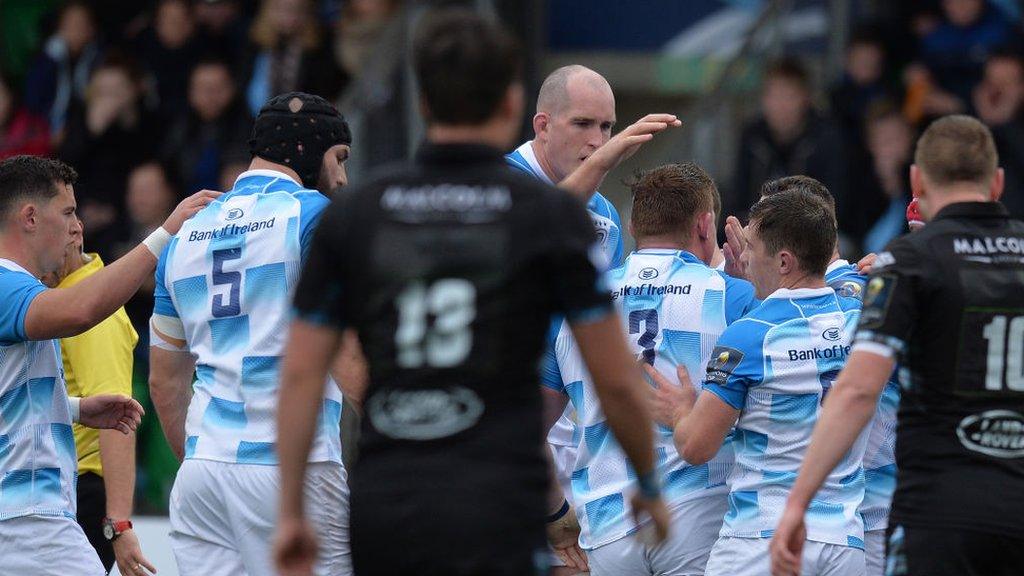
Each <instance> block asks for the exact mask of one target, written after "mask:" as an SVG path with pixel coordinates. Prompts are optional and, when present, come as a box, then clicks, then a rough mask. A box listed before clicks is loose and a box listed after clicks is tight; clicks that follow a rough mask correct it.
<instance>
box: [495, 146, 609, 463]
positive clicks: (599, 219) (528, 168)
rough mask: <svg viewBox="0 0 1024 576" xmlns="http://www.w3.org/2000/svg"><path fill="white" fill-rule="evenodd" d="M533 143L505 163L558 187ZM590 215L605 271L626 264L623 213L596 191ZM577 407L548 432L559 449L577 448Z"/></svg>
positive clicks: (553, 324) (550, 339)
mask: <svg viewBox="0 0 1024 576" xmlns="http://www.w3.org/2000/svg"><path fill="white" fill-rule="evenodd" d="M532 143H533V141H532V140H529V141H527V142H525V143H523V144H522V145H520V146H519V147H518V148H516V149H515V150H513V151H512V152H509V153H508V154H506V155H505V161H506V162H507V163H508V164H509V166H512V167H513V168H515V169H517V170H521V171H523V172H525V173H527V174H529V175H530V176H533V177H534V178H536V179H538V180H540V181H542V182H546V183H547V184H550V185H552V186H554V185H555V183H554V182H552V181H551V178H549V177H548V175H547V174H546V173H545V172H544V169H543V168H541V166H540V163H539V162H537V155H536V154H534V152H533V144H532ZM587 213H588V214H590V221H591V222H593V223H594V231H595V232H596V233H597V243H598V246H600V247H601V254H602V255H604V261H603V262H602V264H603V267H602V271H604V270H609V269H611V268H615V267H616V266H618V265H619V262H621V261H622V222H621V220H620V219H619V211H618V210H616V209H615V206H614V205H613V204H612V203H611V202H609V201H608V199H607V198H605V197H604V196H602V195H601V193H600V192H596V191H595V192H594V195H593V196H591V197H590V201H589V202H587ZM561 324H562V319H561V318H560V317H558V318H554V319H553V320H552V322H551V328H550V330H549V333H548V343H549V344H548V346H549V347H550V346H551V344H552V343H553V342H554V339H555V337H556V335H557V333H558V329H559V326H561ZM572 412H573V408H572V406H569V407H567V408H566V411H565V414H563V415H562V417H561V418H559V419H558V422H555V425H554V426H552V427H551V430H550V431H549V433H548V438H547V439H548V442H550V443H551V444H555V445H558V446H575V445H576V443H575V441H574V437H575V435H576V425H575V415H574V414H573V413H572Z"/></svg>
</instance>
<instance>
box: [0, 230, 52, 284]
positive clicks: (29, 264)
mask: <svg viewBox="0 0 1024 576" xmlns="http://www.w3.org/2000/svg"><path fill="white" fill-rule="evenodd" d="M0 259H3V260H10V261H11V262H14V263H15V264H17V265H18V266H21V267H22V268H24V269H25V270H28V272H29V274H31V275H33V276H35V277H36V278H41V277H42V276H43V272H42V269H41V267H40V266H39V265H38V264H37V262H36V259H35V258H33V257H32V254H31V251H30V250H29V249H28V246H27V245H26V244H25V242H24V240H21V239H17V238H12V237H11V236H10V235H8V234H0Z"/></svg>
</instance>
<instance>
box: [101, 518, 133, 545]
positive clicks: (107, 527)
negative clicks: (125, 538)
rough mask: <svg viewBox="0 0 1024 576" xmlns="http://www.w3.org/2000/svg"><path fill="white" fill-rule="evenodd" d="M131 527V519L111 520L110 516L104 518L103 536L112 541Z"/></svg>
mask: <svg viewBox="0 0 1024 576" xmlns="http://www.w3.org/2000/svg"><path fill="white" fill-rule="evenodd" d="M131 529H132V521H131V520H111V519H110V518H104V519H103V537H104V538H106V539H107V540H109V541H111V542H113V541H114V540H117V537H118V536H120V535H121V534H123V533H125V532H127V531H128V530H131Z"/></svg>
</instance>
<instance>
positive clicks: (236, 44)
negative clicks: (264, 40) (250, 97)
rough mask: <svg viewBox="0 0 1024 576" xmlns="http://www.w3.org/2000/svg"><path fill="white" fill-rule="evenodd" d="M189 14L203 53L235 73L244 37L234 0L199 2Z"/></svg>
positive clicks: (240, 61)
mask: <svg viewBox="0 0 1024 576" xmlns="http://www.w3.org/2000/svg"><path fill="white" fill-rule="evenodd" d="M192 13H193V15H194V16H195V20H196V26H197V28H198V38H199V44H200V46H202V47H203V50H204V51H205V52H206V53H207V54H217V55H219V56H220V57H221V58H224V59H225V60H227V61H228V63H229V64H230V65H231V70H232V71H233V72H237V71H238V70H239V68H240V67H241V65H242V59H243V56H244V54H245V47H246V38H247V28H246V25H245V20H244V19H243V18H242V12H241V10H240V8H239V5H238V0H199V1H197V2H195V3H194V4H193V5H192ZM247 165H248V164H247Z"/></svg>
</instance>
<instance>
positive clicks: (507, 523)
mask: <svg viewBox="0 0 1024 576" xmlns="http://www.w3.org/2000/svg"><path fill="white" fill-rule="evenodd" d="M351 503H352V507H351V515H352V516H351V517H352V527H351V535H352V561H353V566H354V570H355V573H356V574H359V576H376V575H381V576H384V575H389V576H390V575H393V574H417V575H418V576H434V575H437V576H477V575H480V576H500V575H509V576H511V575H516V576H520V575H528V574H536V573H539V572H541V571H542V570H544V569H546V567H547V561H546V560H547V558H546V554H545V552H544V548H543V531H542V529H541V527H540V526H539V525H538V526H533V523H532V522H531V521H530V519H528V518H526V517H525V516H527V515H526V514H524V512H523V511H522V510H520V509H516V508H514V507H510V506H507V505H504V504H501V503H499V502H498V501H497V499H496V498H495V497H494V496H493V495H489V496H484V495H473V494H468V493H466V492H460V493H458V494H455V493H448V492H443V493H442V492H433V491H432V492H409V493H394V492H389V493H386V494H385V493H361V492H360V491H359V490H358V489H357V487H354V489H353V492H352V501H351Z"/></svg>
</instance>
